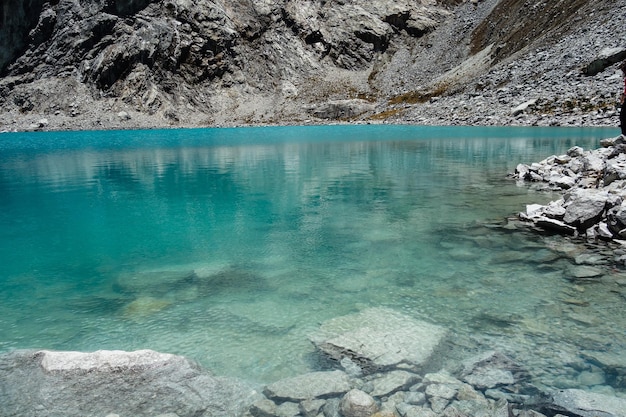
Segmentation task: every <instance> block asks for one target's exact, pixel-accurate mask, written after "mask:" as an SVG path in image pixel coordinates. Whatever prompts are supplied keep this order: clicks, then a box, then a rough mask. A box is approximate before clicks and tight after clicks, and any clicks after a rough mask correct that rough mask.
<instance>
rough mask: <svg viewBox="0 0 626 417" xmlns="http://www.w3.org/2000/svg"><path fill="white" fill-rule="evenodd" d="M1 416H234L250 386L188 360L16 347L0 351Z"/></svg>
mask: <svg viewBox="0 0 626 417" xmlns="http://www.w3.org/2000/svg"><path fill="white" fill-rule="evenodd" d="M0 371H1V373H2V377H1V378H0V392H1V393H2V397H3V398H2V413H3V415H9V416H12V415H15V416H17V415H37V416H42V417H43V416H59V415H63V416H68V417H69V416H85V415H108V414H119V415H132V416H155V415H160V414H167V413H175V414H176V415H177V416H179V417H184V416H203V417H213V416H224V415H229V416H238V415H242V414H243V412H244V411H245V410H246V409H247V408H248V407H249V406H250V404H251V403H252V402H253V401H254V399H255V398H256V396H257V395H258V394H256V392H255V391H254V389H253V388H252V387H251V386H249V385H247V384H245V383H243V382H241V381H238V380H235V379H231V378H220V377H215V376H212V375H211V374H210V373H208V372H207V371H205V370H202V369H201V368H200V367H198V366H197V365H196V364H194V363H193V362H191V361H189V360H188V359H186V358H184V357H181V356H176V355H171V354H166V353H158V352H154V351H151V350H140V351H135V352H124V351H97V352H91V353H83V352H53V351H45V350H44V351H15V352H12V353H8V354H4V355H0Z"/></svg>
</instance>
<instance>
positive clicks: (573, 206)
mask: <svg viewBox="0 0 626 417" xmlns="http://www.w3.org/2000/svg"><path fill="white" fill-rule="evenodd" d="M608 200H609V194H608V193H607V192H606V191H597V190H585V189H580V188H577V189H575V190H573V191H571V192H569V193H568V194H566V196H565V215H564V216H563V221H564V222H565V223H567V224H570V225H572V226H575V227H577V228H579V229H580V230H586V229H588V228H589V227H591V226H592V225H593V224H595V223H598V222H599V221H600V220H601V219H602V215H603V214H604V210H605V208H606V207H607V201H608Z"/></svg>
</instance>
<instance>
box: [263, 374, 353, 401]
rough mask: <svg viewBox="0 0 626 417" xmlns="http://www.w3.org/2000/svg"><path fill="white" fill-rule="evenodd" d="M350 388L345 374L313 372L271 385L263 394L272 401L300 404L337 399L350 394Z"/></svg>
mask: <svg viewBox="0 0 626 417" xmlns="http://www.w3.org/2000/svg"><path fill="white" fill-rule="evenodd" d="M350 388H351V387H350V381H349V378H348V375H347V374H346V373H345V372H342V371H331V372H311V373H308V374H303V375H298V376H295V377H292V378H286V379H281V380H280V381H276V382H274V383H272V384H269V385H268V386H267V387H265V390H264V391H263V393H264V394H265V395H266V396H267V397H268V398H270V399H272V400H276V401H295V402H298V401H303V400H309V399H316V398H321V399H323V398H329V397H336V396H338V395H341V394H344V393H346V392H348V391H349V390H350Z"/></svg>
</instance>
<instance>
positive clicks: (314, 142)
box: [0, 126, 626, 391]
mask: <svg viewBox="0 0 626 417" xmlns="http://www.w3.org/2000/svg"><path fill="white" fill-rule="evenodd" d="M616 134H617V131H616V130H614V129H559V128H549V129H542V128H467V127H465V128H460V127H459V128H425V127H406V126H352V127H349V126H330V127H281V128H237V129H201V130H166V131H163V130H156V131H127V132H81V133H19V134H17V133H16V134H2V135H0V351H9V350H12V349H18V348H45V349H62V350H82V351H92V350H98V349H123V350H135V349H142V348H150V349H154V350H158V351H162V352H170V353H176V354H181V355H186V356H188V357H190V358H193V359H195V360H197V361H199V362H200V363H201V364H203V365H204V366H206V367H208V368H210V369H212V370H213V371H214V372H215V373H216V374H221V375H231V376H237V377H241V378H245V379H249V380H253V381H257V382H270V381H274V380H277V379H279V378H282V377H287V376H292V375H294V374H298V373H303V372H307V371H310V370H311V369H315V366H316V365H315V360H314V358H315V355H314V354H313V353H314V349H313V346H312V344H311V343H310V342H309V340H308V337H307V336H308V335H309V334H310V333H311V332H313V331H314V330H315V329H317V327H318V326H319V324H320V323H321V322H323V321H324V320H327V319H330V318H332V317H336V316H340V315H344V314H348V313H352V312H355V311H358V310H360V309H364V308H367V307H378V306H384V307H388V308H392V309H396V310H398V311H400V312H402V313H404V314H406V315H409V316H412V317H415V318H418V319H423V320H428V321H431V322H434V323H437V324H440V325H442V326H446V327H448V328H449V329H450V331H451V334H452V337H451V345H450V346H451V348H452V349H453V351H452V353H451V355H452V356H454V355H457V356H459V357H462V356H463V355H464V354H466V353H471V352H479V351H482V350H485V349H488V348H496V349H499V350H502V351H504V352H505V353H507V354H509V355H511V356H512V357H514V359H516V360H518V361H519V362H521V363H522V364H523V365H525V366H526V367H527V368H528V369H529V371H530V373H531V375H532V376H533V379H534V382H535V383H537V384H542V385H546V386H551V387H563V388H564V387H574V386H579V387H583V386H584V387H592V388H593V387H596V388H597V389H599V390H605V391H606V390H612V389H616V390H618V391H620V390H623V388H624V387H622V386H619V384H618V383H617V382H616V381H615V380H614V378H613V379H612V375H611V370H610V369H606V368H602V366H600V365H598V364H597V363H595V362H593V361H589V360H588V356H587V355H588V354H589V353H592V354H594V353H595V354H603V355H608V356H609V357H616V358H619V357H623V355H625V354H626V334H625V331H624V323H626V321H625V319H626V313H625V311H624V310H625V309H624V308H623V307H624V299H625V295H624V294H625V293H626V289H623V287H620V286H619V282H622V281H620V280H621V279H622V275H621V271H619V270H616V269H615V268H612V267H611V266H610V264H608V265H606V276H605V277H604V278H603V279H600V280H597V281H596V282H594V283H591V284H581V283H577V282H571V281H570V280H568V279H567V276H566V274H565V272H564V271H566V270H567V268H570V267H571V265H573V264H574V260H573V259H574V258H575V257H576V256H579V259H580V255H581V254H582V255H583V258H584V255H585V253H597V249H595V248H592V247H585V246H584V245H575V244H573V243H572V242H569V241H567V240H565V239H563V238H559V237H554V236H552V237H551V236H539V235H536V234H530V233H526V232H525V231H522V230H514V229H513V230H512V229H511V228H509V227H505V225H506V224H507V222H506V219H507V217H509V216H511V215H514V214H516V213H517V212H519V211H521V210H523V209H524V207H525V204H527V203H546V202H547V201H550V200H551V199H554V198H555V196H554V195H551V194H547V193H543V192H538V191H533V190H532V189H531V188H529V187H528V186H526V185H519V184H516V183H515V182H514V181H511V180H509V179H506V174H507V173H508V172H511V171H513V170H514V168H515V166H516V165H517V164H518V163H520V162H524V163H530V162H533V161H539V160H541V159H543V158H545V157H547V156H549V155H552V154H562V153H565V152H566V151H567V149H569V148H570V147H572V146H574V145H579V146H582V147H584V148H586V149H589V148H592V147H596V146H597V145H598V142H599V140H600V139H602V138H605V137H610V136H615V135H616ZM603 267H604V266H603ZM622 283H623V282H622ZM454 352H456V353H454ZM611 385H612V387H611Z"/></svg>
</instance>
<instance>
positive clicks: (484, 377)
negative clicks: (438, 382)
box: [460, 351, 528, 389]
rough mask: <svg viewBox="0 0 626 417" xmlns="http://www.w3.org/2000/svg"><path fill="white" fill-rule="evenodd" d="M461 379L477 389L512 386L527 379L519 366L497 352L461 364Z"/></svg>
mask: <svg viewBox="0 0 626 417" xmlns="http://www.w3.org/2000/svg"><path fill="white" fill-rule="evenodd" d="M460 376H461V378H462V379H463V380H464V381H465V382H467V383H468V384H470V385H472V386H473V387H474V388H477V389H487V388H495V387H498V386H502V385H513V384H515V383H517V382H519V381H521V380H524V379H526V378H527V377H528V373H527V372H526V371H525V370H523V369H522V368H521V366H520V365H519V364H517V363H516V362H514V361H513V360H512V359H510V358H509V357H507V356H505V355H503V354H502V353H500V352H497V351H488V352H485V353H483V354H481V355H478V356H475V357H473V358H470V359H468V360H466V361H464V362H463V364H462V369H461V371H460Z"/></svg>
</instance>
